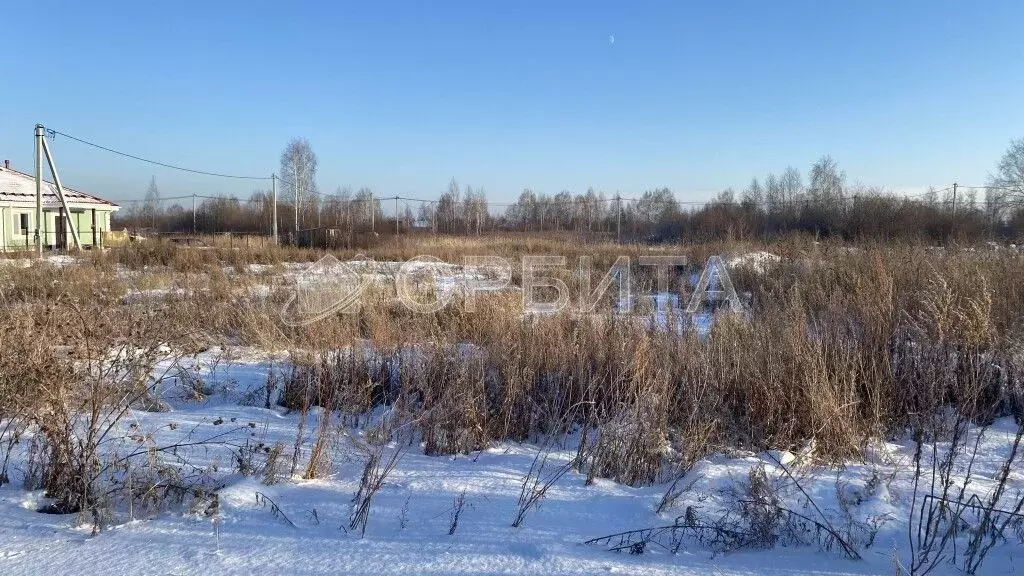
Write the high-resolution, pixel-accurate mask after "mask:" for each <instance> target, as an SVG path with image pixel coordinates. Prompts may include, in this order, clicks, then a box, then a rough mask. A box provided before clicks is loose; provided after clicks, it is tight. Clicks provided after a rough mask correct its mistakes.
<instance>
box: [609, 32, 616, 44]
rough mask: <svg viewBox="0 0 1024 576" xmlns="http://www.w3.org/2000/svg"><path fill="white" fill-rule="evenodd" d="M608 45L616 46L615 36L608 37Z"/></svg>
mask: <svg viewBox="0 0 1024 576" xmlns="http://www.w3.org/2000/svg"><path fill="white" fill-rule="evenodd" d="M608 43H609V44H615V34H609V35H608Z"/></svg>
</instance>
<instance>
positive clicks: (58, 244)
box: [0, 160, 120, 252]
mask: <svg viewBox="0 0 1024 576" xmlns="http://www.w3.org/2000/svg"><path fill="white" fill-rule="evenodd" d="M61 184H63V182H62V183H61ZM64 196H65V199H66V200H67V202H68V208H69V210H70V211H71V221H72V222H74V224H75V229H76V230H78V238H79V240H81V242H82V246H101V245H102V241H103V240H102V239H103V234H104V233H105V232H108V231H110V215H111V214H112V213H114V212H115V211H117V210H118V209H119V208H120V207H119V206H118V205H117V204H114V203H113V202H109V201H107V200H103V199H100V198H97V197H96V196H91V195H89V194H86V193H84V192H79V191H78V190H74V189H72V188H68V187H67V186H64ZM62 210H63V206H61V203H60V200H59V199H58V197H57V187H56V186H54V185H53V184H52V183H50V182H46V181H44V182H43V223H42V226H41V227H40V228H41V230H40V233H41V234H42V237H43V246H44V247H46V248H49V249H54V248H56V249H65V248H70V247H74V245H75V240H74V238H73V237H72V236H71V229H70V228H69V227H68V226H67V221H66V220H65V219H63V218H59V217H58V216H60V214H61V211H62ZM35 219H36V179H35V176H33V175H31V174H25V173H24V172H18V171H17V170H14V169H12V168H11V164H10V162H9V161H7V160H5V161H4V165H3V166H2V167H0V251H5V252H7V251H11V250H25V249H26V248H29V249H30V248H32V247H33V246H35Z"/></svg>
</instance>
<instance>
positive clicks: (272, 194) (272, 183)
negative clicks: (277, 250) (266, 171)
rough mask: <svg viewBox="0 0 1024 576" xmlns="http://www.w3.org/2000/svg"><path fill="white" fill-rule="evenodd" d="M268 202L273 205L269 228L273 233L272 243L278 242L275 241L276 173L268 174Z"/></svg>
mask: <svg viewBox="0 0 1024 576" xmlns="http://www.w3.org/2000/svg"><path fill="white" fill-rule="evenodd" d="M270 202H271V204H272V205H273V207H272V208H271V218H272V219H273V223H272V224H271V226H270V229H271V231H272V233H273V235H274V244H279V242H278V241H277V174H271V175H270Z"/></svg>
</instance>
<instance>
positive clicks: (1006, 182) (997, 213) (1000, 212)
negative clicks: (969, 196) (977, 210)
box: [985, 138, 1024, 228]
mask: <svg viewBox="0 0 1024 576" xmlns="http://www.w3.org/2000/svg"><path fill="white" fill-rule="evenodd" d="M1021 200H1024V138H1021V139H1019V140H1010V147H1009V148H1007V149H1006V152H1005V153H1003V157H1002V158H1000V159H999V163H998V164H997V165H996V172H995V174H989V177H988V183H987V188H986V189H985V212H986V213H987V214H986V215H987V216H988V219H989V226H990V227H992V228H994V227H995V226H996V225H997V224H999V223H1001V222H1002V220H1003V218H1004V217H1005V216H1006V212H1007V209H1008V208H1009V205H1010V204H1013V203H1020V201H1021Z"/></svg>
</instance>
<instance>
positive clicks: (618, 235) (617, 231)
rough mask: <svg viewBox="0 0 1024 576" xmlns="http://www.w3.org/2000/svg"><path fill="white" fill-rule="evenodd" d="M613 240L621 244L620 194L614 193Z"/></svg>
mask: <svg viewBox="0 0 1024 576" xmlns="http://www.w3.org/2000/svg"><path fill="white" fill-rule="evenodd" d="M615 241H616V242H617V243H619V244H622V196H620V195H619V193H618V192H616V193H615Z"/></svg>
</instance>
